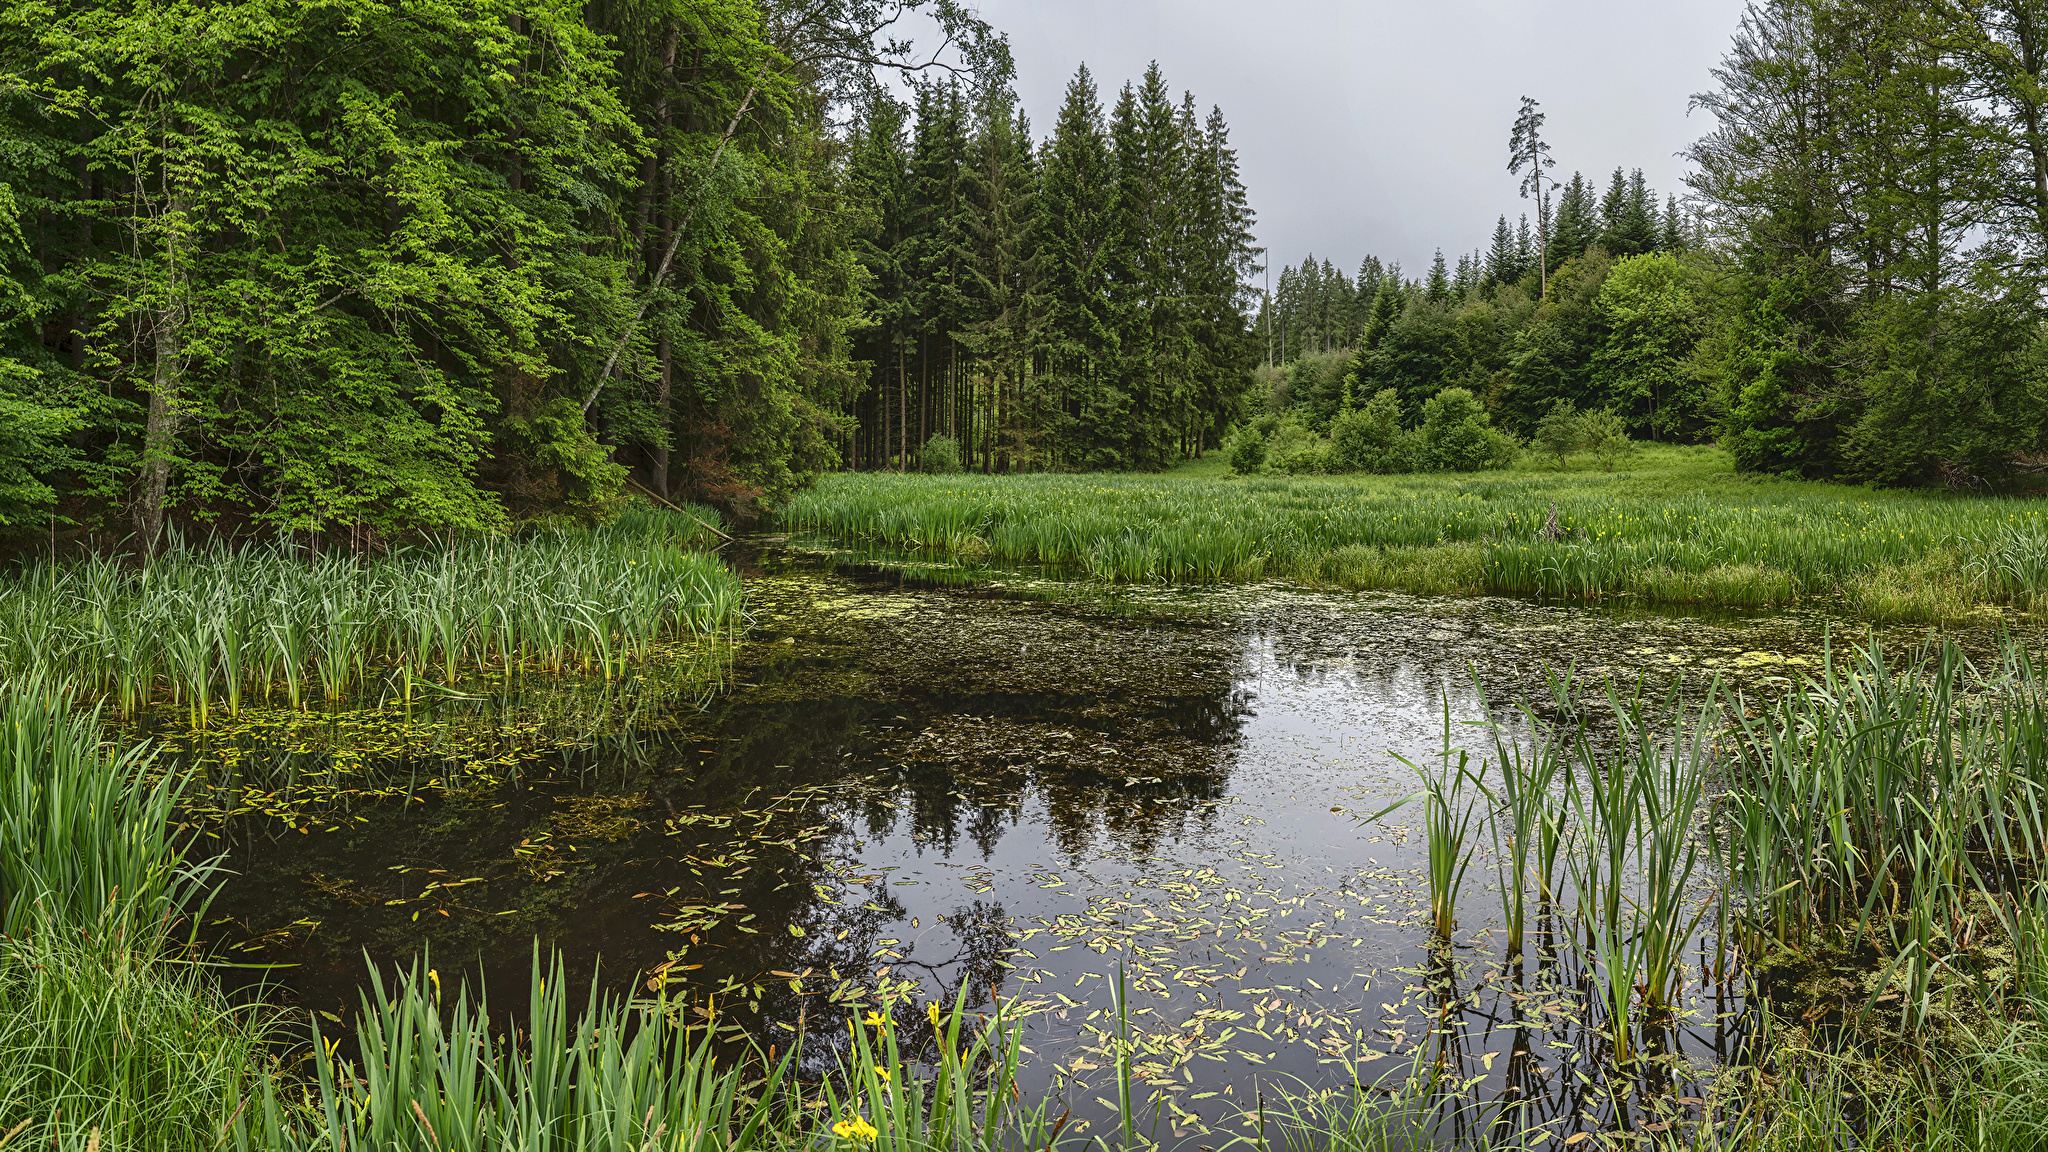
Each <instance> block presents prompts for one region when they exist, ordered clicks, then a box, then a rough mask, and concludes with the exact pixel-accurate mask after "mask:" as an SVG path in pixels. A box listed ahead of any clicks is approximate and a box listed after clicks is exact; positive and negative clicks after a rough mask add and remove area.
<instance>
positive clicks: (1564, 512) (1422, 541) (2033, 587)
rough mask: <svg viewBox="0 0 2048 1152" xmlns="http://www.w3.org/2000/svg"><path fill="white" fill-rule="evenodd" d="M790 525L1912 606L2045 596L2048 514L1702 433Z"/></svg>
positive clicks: (1081, 491) (836, 508) (859, 533)
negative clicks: (1717, 443) (1809, 468)
mask: <svg viewBox="0 0 2048 1152" xmlns="http://www.w3.org/2000/svg"><path fill="white" fill-rule="evenodd" d="M786 523H788V525H789V526H790V527H792V528H799V529H809V530H815V531H822V532H830V533H834V534H837V535H842V536H852V537H857V538H861V539H866V540H872V541H876V542H879V543H884V544H888V545H891V546H894V547H898V548H907V549H917V550H923V551H927V552H931V553H937V554H941V555H952V556H973V555H988V556H992V557H998V558H1002V559H1008V560H1018V561H1026V562H1036V563H1043V564H1052V565H1059V566H1062V567H1064V568H1067V569H1069V570H1072V571H1077V572H1081V573H1085V574H1087V575H1089V576H1091V577H1093V578H1095V579H1098V580H1109V581H1166V582H1208V581H1227V580H1248V579H1260V578H1273V579H1292V580H1301V581H1307V582H1312V583H1322V584H1329V585H1334V586H1337V587H1343V588H1353V589H1393V590H1399V591H1406V592H1414V593H1419V594H1437V595H1440V594H1461V595H1476V594H1482V593H1489V594H1496V595H1508V596H1528V597H1536V598H1542V599H1558V600H1578V601H1594V600H1602V599H1607V598H1616V597H1626V598H1630V599H1633V600H1635V601H1637V602H1641V603H1649V604H1696V605H1707V606H1714V607H1725V608H1765V607H1771V606H1776V605H1784V604H1789V603H1792V602H1793V601H1795V600H1799V599H1804V598H1811V597H1816V596H1836V597H1839V598H1840V601H1841V603H1842V605H1843V606H1844V607H1845V608H1846V610H1847V611H1848V612H1849V613H1850V614H1852V615H1855V616H1858V617H1861V618H1864V619H1869V620H1876V621H1900V622H1915V621H1939V620H1952V619H1962V618H1966V617H1968V616H1969V615H1970V614H1971V613H1972V610H1973V609H1976V608H1979V607H1980V606H1983V605H1994V604H1996V605H2009V606H2011V607H2013V608H2017V609H2021V610H2026V611H2031V610H2033V609H2034V608H2035V607H2036V606H2037V603H2038V599H2039V598H2040V597H2041V596H2042V595H2043V594H2048V521H2044V519H2043V517H2042V515H2041V513H2040V512H2039V511H2038V510H2037V509H2036V508H2035V507H2034V505H2033V504H2031V503H2029V502H2027V501H2024V500H2018V499H2007V498H1995V497H1950V496H1937V495H1924V494H1912V493H1902V492H1881V491H1874V490H1870V489H1864V488H1849V487H1843V486H1839V485H1830V484H1823V483H1811V482H1796V481H1768V482H1762V483H1758V482H1755V481H1752V480H1749V479H1745V478H1742V477H1739V476H1737V475H1735V474H1734V473H1733V471H1732V470H1731V469H1730V467H1729V465H1728V463H1727V460H1726V457H1725V456H1723V455H1722V454H1721V453H1719V452H1718V451H1716V450H1715V449H1712V448H1705V447H1700V448H1655V447H1653V448H1649V449H1647V450H1646V451H1645V453H1644V458H1643V461H1642V463H1641V464H1640V465H1639V466H1637V467H1634V468H1632V469H1630V470H1629V471H1626V472H1616V473H1597V474H1596V473H1589V472H1567V473H1560V472H1558V471H1556V470H1555V469H1554V468H1549V467H1541V468H1537V469H1533V470H1526V471H1515V472H1508V473H1497V474H1490V475H1486V476H1483V477H1477V478H1474V477H1463V476H1449V475H1429V476H1393V477H1385V476H1375V477H1292V478H1245V479H1237V480H1224V479H1222V478H1221V477H1219V476H1215V475H1213V474H1202V473H1195V472H1190V473H1188V474H1168V475H1165V476H1147V477H1135V476H1109V475H1084V476H1032V477H974V476H965V477H962V476H951V477H947V476H933V477H920V476H903V477H898V476H886V475H881V476H877V475H835V476H830V477H827V478H826V479H825V480H824V481H822V482H821V483H820V484H819V485H818V487H817V488H815V489H813V490H811V491H808V492H806V493H804V494H803V495H802V496H800V497H798V498H797V500H795V501H794V502H793V503H792V504H791V506H790V508H789V510H788V513H787V516H786Z"/></svg>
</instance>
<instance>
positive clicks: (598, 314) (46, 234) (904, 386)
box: [0, 0, 1251, 543]
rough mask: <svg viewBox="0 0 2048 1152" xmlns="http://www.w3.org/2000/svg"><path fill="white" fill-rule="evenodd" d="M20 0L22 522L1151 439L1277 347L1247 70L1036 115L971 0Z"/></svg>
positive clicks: (418, 501)
mask: <svg viewBox="0 0 2048 1152" xmlns="http://www.w3.org/2000/svg"><path fill="white" fill-rule="evenodd" d="M906 12H910V13H912V14H914V15H916V16H917V17H918V18H920V19H924V20H926V21H928V22H931V21H936V24H935V25H934V26H935V27H936V28H937V29H939V30H941V31H943V33H944V36H945V40H946V42H947V44H948V45H949V48H948V49H947V51H946V52H945V53H943V58H940V57H931V58H926V57H922V56H917V55H916V54H915V53H914V52H913V51H912V49H911V46H910V45H909V43H908V42H906V41H903V40H902V39H900V37H899V36H898V25H899V24H900V22H901V21H902V20H903V19H905V18H906V17H905V13H906ZM0 20H4V23H0V76H4V77H5V82H4V86H0V100H4V104H0V107H4V111H0V140H4V141H5V142H6V147H5V148H4V149H0V244H4V261H5V263H4V272H0V277H4V279H0V284H4V289H5V290H4V292H0V308H4V309H5V312H6V323H5V325H4V329H0V331H4V336H0V389H4V391H0V404H4V405H5V417H6V418H5V420H4V421H0V526H5V528H6V529H8V530H10V531H12V532H14V533H16V534H26V533H36V534H42V533H45V532H47V533H49V534H50V535H51V536H52V539H54V538H55V535H56V534H58V533H59V532H62V533H64V534H66V535H67V536H76V535H79V534H96V535H95V536H94V538H97V539H106V538H110V537H118V536H123V535H126V534H129V533H133V534H135V535H136V536H137V537H138V538H139V539H142V540H145V541H155V540H157V539H159V538H160V537H161V536H162V534H163V532H164V531H165V530H166V527H167V526H171V527H177V528H179V529H181V530H198V531H203V532H222V533H226V534H228V535H231V536H232V535H238V534H243V533H247V532H256V533H275V532H296V533H309V534H313V535H315V536H319V535H323V534H324V535H330V536H337V537H346V538H349V539H352V540H355V541H357V542H358V543H361V542H364V541H372V540H390V539H393V538H396V537H397V536H400V535H402V534H405V533H409V532H418V531H436V530H463V531H484V532H493V531H500V530H502V529H504V528H505V527H507V526H509V525H511V524H514V523H519V522H525V521H529V520H533V519H536V518H541V519H545V518H548V517H558V516H569V517H571V518H575V517H579V516H588V515H590V514H592V513H593V512H595V511H597V510H601V509H604V508H606V507H609V506H611V505H612V504H614V503H615V502H616V500H617V499H618V497H619V495H620V493H621V492H622V490H624V488H625V486H626V485H628V484H632V485H636V486H638V487H639V488H640V489H642V490H644V491H647V492H651V493H653V494H654V495H655V496H657V497H658V498H662V499H667V498H670V497H673V498H675V499H677V500H696V501H703V502H708V503H712V504H715V505H717V506H719V507H722V508H725V509H727V510H728V511H731V512H734V513H737V514H739V515H741V516H742V517H743V518H744V517H746V516H748V515H751V514H753V513H754V512H755V511H757V510H760V509H766V508H770V507H773V506H774V505H775V504H776V503H778V502H779V501H781V500H783V499H786V498H787V497H788V495H789V494H790V493H791V492H793V491H794V490H796V489H797V488H799V487H801V486H802V485H804V484H805V483H807V482H808V481H809V480H811V479H812V478H814V477H816V476H817V475H819V474H820V473H821V472H824V471H826V470H829V469H833V468H837V467H841V466H846V465H849V464H858V465H863V466H868V467H873V466H877V465H878V464H880V463H882V462H883V461H885V460H894V461H896V462H897V464H898V466H900V465H901V464H902V462H903V461H904V460H905V459H906V458H907V457H909V456H911V455H913V454H916V453H919V452H921V451H922V450H923V448H924V446H925V445H926V444H927V442H928V441H930V440H931V438H932V437H933V436H935V435H944V436H946V437H949V438H950V439H951V441H952V442H953V443H954V444H956V445H957V446H958V447H957V448H956V451H958V452H961V453H964V461H965V462H966V463H967V464H970V465H976V466H979V467H984V468H986V467H990V466H991V464H990V462H991V461H996V462H998V463H999V466H1000V467H1002V468H1004V469H1015V468H1026V467H1032V468H1036V467H1082V466H1086V467H1098V468H1126V467H1136V468H1157V467H1161V466H1164V465H1166V464H1168V463H1170V462H1172V461H1173V460H1174V459H1177V458H1179V457H1181V456H1184V455H1186V454H1188V453H1190V452H1192V451H1197V450H1199V447H1200V446H1201V445H1202V444H1204V443H1208V444H1211V445H1213V444H1214V442H1215V440H1216V438H1217V436H1218V435H1219V434H1220V432H1221V430H1222V428H1223V426H1224V425H1225V424H1226V423H1227V422H1228V421H1229V420H1230V418H1231V417H1232V416H1233V415H1234V413H1235V408H1234V405H1235V403H1236V402H1237V400H1238V398H1239V396H1240V394H1241V392H1242V387H1241V382H1242V380H1243V378H1244V373H1245V371H1246V370H1247V369H1248V368H1249V366H1250V364H1249V360H1248V359H1247V357H1248V355H1249V353H1248V350H1247V348H1246V346H1245V342H1244V338H1243V337H1244V330H1245V322H1244V318H1243V312H1244V307H1245V303H1246V300H1247V292H1248V289H1247V288H1246V287H1245V281H1246V277H1247V273H1248V270H1249V266H1250V261H1251V249H1250V247H1249V245H1250V239H1249V227H1250V213H1249V210H1248V209H1247V208H1246V206H1245V190H1244V188H1243V187H1242V185H1241V184H1239V183H1238V181H1237V177H1236V174H1235V161H1234V158H1233V156H1232V153H1231V151H1230V148H1229V143H1228V134H1227V129H1226V127H1225V125H1224V122H1223V118H1222V115H1221V113H1220V112H1218V111H1214V110H1211V111H1209V112H1208V113H1206V114H1202V113H1200V112H1199V111H1198V109H1197V108H1196V106H1195V105H1194V103H1193V102H1192V97H1191V96H1189V97H1186V98H1184V99H1182V100H1180V101H1178V102H1176V101H1175V100H1174V99H1173V98H1172V94H1171V93H1170V92H1169V90H1168V89H1167V87H1166V83H1165V80H1164V78H1163V76H1162V75H1161V74H1160V72H1159V71H1158V69H1156V68H1154V69H1153V70H1151V71H1150V72H1148V73H1147V75H1146V76H1145V78H1144V80H1143V82H1142V84H1141V85H1140V86H1139V87H1137V88H1135V89H1134V88H1132V87H1130V86H1128V85H1127V86H1126V87H1125V88H1124V89H1123V90H1122V92H1121V93H1120V94H1119V96H1118V97H1117V99H1116V102H1115V106H1114V109H1113V110H1112V113H1111V115H1110V118H1109V120H1108V122H1107V123H1105V122H1104V119H1103V112H1102V109H1101V107H1100V105H1099V98H1098V95H1097V93H1096V90H1095V88H1094V84H1093V81H1092V79H1091V78H1090V77H1089V75H1088V74H1087V72H1086V70H1085V69H1084V70H1083V71H1082V72H1081V73H1080V74H1079V75H1078V76H1077V77H1076V78H1075V80H1074V85H1073V89H1072V94H1071V99H1070V102H1069V103H1070V106H1069V108H1068V109H1067V112H1066V114H1065V115H1064V116H1063V117H1062V119H1061V123H1060V124H1059V126H1058V128H1057V130H1056V131H1055V132H1054V133H1053V135H1052V137H1051V138H1050V139H1049V140H1048V141H1045V142H1042V143H1041V142H1038V141H1034V140H1033V138H1032V136H1031V129H1030V125H1029V124H1028V123H1027V122H1026V121H1025V119H1024V118H1023V116H1022V115H1021V113H1020V112H1019V110H1018V108H1017V105H1016V98H1015V95H1014V93H1013V91H1012V89H1011V87H1010V76H1011V65H1010V63H1009V57H1008V53H1007V48H1006V45H1005V44H1004V43H1003V41H1002V38H1001V37H1000V36H999V35H997V34H996V33H994V32H993V31H992V30H991V29H989V28H988V27H987V26H986V25H985V24H983V23H982V22H981V21H979V20H978V19H977V18H975V17H973V16H972V15H971V14H968V13H967V12H965V11H964V10H963V9H961V8H960V7H959V6H958V5H955V4H953V3H952V2H951V0H935V2H934V3H932V4H922V3H919V4H909V5H902V4H893V3H882V2H879V0H844V2H836V3H828V4H824V5H816V6H811V5H796V4H787V5H780V4H768V5H765V6H757V5H755V4H753V3H751V2H742V0H715V2H713V0H674V2H671V3H666V4H659V3H658V4H655V5H652V6H649V5H642V4H615V3H596V4H590V5H568V4H552V5H550V4H541V5H534V4H532V3H530V2H528V0H503V2H495V3H488V4H485V5H483V6H482V7H480V8H476V9H462V10H449V9H432V8H429V9H420V8H417V7H416V6H413V5H409V4H389V5H387V4H377V3H370V4H359V5H343V6H328V5H322V6H298V5H276V4H272V3H268V2H251V3H247V4H238V5H233V6H229V7H224V8H213V9H209V14H208V16H207V18H206V19H198V18H196V17H195V16H194V15H193V14H192V13H190V12H189V11H186V10H185V9H183V8H179V7H176V6H171V7H158V6H155V5H151V4H139V5H133V6H129V5H121V6H115V7H111V8H109V7H104V6H97V5H65V4H42V3H36V4H26V5H14V6H11V7H10V8H9V10H8V12H7V14H6V15H5V16H4V17H0ZM906 94H907V95H906ZM1055 286H1057V287H1055ZM1033 357H1036V358H1038V363H1037V364H1036V366H1035V367H1036V369H1038V371H1034V370H1033V368H1032V367H1028V366H1026V362H1027V361H1029V360H1030V359H1031V358H1033ZM1048 372H1050V373H1051V375H1047V373H1048ZM1027 375H1028V376H1029V380H1030V382H1031V386H1030V387H1028V388H1027V387H1026V383H1025V381H1026V377H1027ZM1055 380H1056V381H1058V383H1057V386H1055V385H1053V384H1052V383H1050V381H1055Z"/></svg>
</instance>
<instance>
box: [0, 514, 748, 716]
mask: <svg viewBox="0 0 2048 1152" xmlns="http://www.w3.org/2000/svg"><path fill="white" fill-rule="evenodd" d="M707 511H708V510H707ZM696 532H697V528H696V521H695V520H694V519H693V518H691V517H687V516H681V515H676V514H657V513H652V512H644V513H639V514H636V515H634V516H632V517H629V518H622V519H621V521H620V522H619V523H616V524H613V525H610V526H606V527H602V528H595V529H585V530H578V531H549V532H542V533H538V534H536V535H533V536H530V537H525V538H521V539H517V540H488V539H486V540H469V541H453V540H451V541H448V542H446V543H445V544H442V545H432V546H418V547H412V548H408V549H405V550H402V551H399V552H395V553H393V554H391V555H389V556H386V557H383V558H381V559H372V560H358V559H357V558H355V557H352V556H347V555H337V554H334V553H324V554H314V553H310V552H308V551H306V550H304V549H299V548H294V547H290V546H286V545H282V544H280V545H276V546H250V547H227V546H218V545H216V546H208V547H194V548H181V549H176V550H173V551H171V552H168V553H166V554H164V555H161V556H158V557H156V558H155V559H154V560H152V561H151V562H150V563H149V564H147V565H140V566H138V565H133V564H129V563H126V562H124V561H121V560H118V559H114V558H108V557H92V558H88V559H86V560H82V561H79V562H76V563H64V564H56V565H52V564H49V563H47V562H41V563H37V564H35V565H32V566H31V567H29V568H28V569H27V570H26V571H24V572H23V573H21V574H20V575H18V576H16V577H15V578H14V579H12V580H11V581H10V582H7V583H5V584H0V675H12V676H36V677H41V678H43V679H44V680H46V681H48V682H50V683H53V684H67V685H72V686H75V687H76V688H77V689H78V690H80V691H81V692H83V693H85V694H88V695H91V696H96V697H100V698H103V699H105V700H106V701H108V702H109V703H110V704H112V705H113V706H114V707H116V708H118V709H120V710H122V711H123V712H132V711H135V710H137V709H139V708H143V707H147V706H149V705H151V704H153V703H155V702H157V701H158V700H161V699H163V698H165V697H168V698H169V699H170V700H172V701H175V702H176V703H178V704H180V705H182V706H184V707H185V708H186V709H188V710H189V711H190V713H191V715H192V717H193V719H194V721H195V722H196V723H198V724H200V725H201V726H204V724H205V723H206V721H207V720H208V718H209V717H210V716H211V715H212V714H213V713H214V712H215V711H216V710H218V709H219V708H221V707H225V708H226V709H227V710H228V711H229V712H230V713H232V712H236V711H238V710H239V709H240V708H241V706H242V704H243V701H244V699H245V698H246V697H247V696H249V695H251V694H261V695H263V696H265V697H270V696H273V695H275V694H278V693H281V694H282V695H283V696H284V697H285V699H286V700H287V701H289V702H290V703H291V704H292V705H294V706H301V705H303V704H305V703H306V702H307V691H306V689H307V686H309V685H317V686H318V692H319V694H320V695H321V696H322V697H324V698H325V699H327V700H330V701H332V700H337V699H340V698H341V697H343V696H345V695H347V694H348V693H350V692H352V691H354V690H356V689H357V688H358V687H360V686H361V685H362V683H363V681H364V679H365V677H366V676H368V675H370V674H371V672H372V671H373V670H379V669H381V668H385V667H388V668H389V669H390V671H391V672H392V674H393V675H394V676H396V677H397V679H398V681H399V682H400V684H401V685H402V686H403V690H404V691H406V692H408V693H409V692H410V690H411V686H412V683H413V681H414V680H416V679H428V680H432V681H437V682H439V683H442V684H451V683H453V682H455V681H456V680H458V679H460V678H461V677H463V676H464V675H466V674H469V673H470V672H472V671H475V672H483V673H492V674H505V673H513V672H519V671H525V670H543V669H544V670H559V669H562V668H565V667H566V668H577V669H583V670H587V671H592V672H598V673H602V674H603V675H605V676H608V677H609V676H616V675H618V674H620V673H621V672H622V671H623V669H624V668H625V666H626V665H627V664H628V663H629V662H631V661H633V660H635V659H638V658H640V657H642V656H644V655H646V654H647V653H649V652H650V651H652V650H654V649H655V648H656V647H657V646H658V645H661V644H664V643H669V642H674V641H685V640H691V639H697V638H706V637H713V636H717V635H720V634H723V633H725V632H727V631H729V630H730V629H732V628H734V627H736V626H737V625H738V623H739V621H740V620H741V618H742V605H743V594H742V591H741V587H740V583H739V580H738V578H737V577H736V576H734V575H733V574H732V573H731V572H730V571H728V570H727V569H726V568H725V566H724V565H723V564H722V563H720V562H719V561H718V560H717V559H716V558H715V557H712V556H710V555H707V554H705V553H703V552H699V551H695V550H692V549H691V548H689V547H688V546H687V545H688V543H689V542H690V541H691V540H692V539H694V534H695V533H696Z"/></svg>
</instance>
